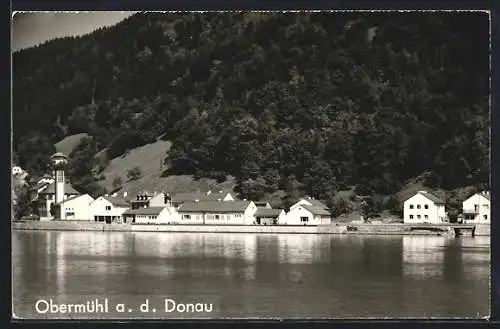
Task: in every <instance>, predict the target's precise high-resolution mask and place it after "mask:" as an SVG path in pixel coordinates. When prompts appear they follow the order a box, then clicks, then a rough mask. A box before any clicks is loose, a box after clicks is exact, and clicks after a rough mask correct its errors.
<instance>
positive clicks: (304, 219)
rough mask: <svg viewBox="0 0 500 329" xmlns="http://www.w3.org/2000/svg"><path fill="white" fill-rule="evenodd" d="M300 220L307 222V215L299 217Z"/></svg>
mask: <svg viewBox="0 0 500 329" xmlns="http://www.w3.org/2000/svg"><path fill="white" fill-rule="evenodd" d="M300 221H301V222H302V223H303V222H308V221H309V217H300Z"/></svg>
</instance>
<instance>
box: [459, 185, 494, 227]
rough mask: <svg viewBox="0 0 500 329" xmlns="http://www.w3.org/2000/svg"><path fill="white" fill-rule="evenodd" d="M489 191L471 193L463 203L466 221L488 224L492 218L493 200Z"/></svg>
mask: <svg viewBox="0 0 500 329" xmlns="http://www.w3.org/2000/svg"><path fill="white" fill-rule="evenodd" d="M490 199H491V198H490V193H489V192H488V191H484V192H480V193H476V194H474V195H471V196H470V197H469V198H467V199H466V200H465V201H464V202H463V203H462V212H463V216H464V223H467V224H482V223H484V224H488V223H490V220H491V218H490V217H491V201H490Z"/></svg>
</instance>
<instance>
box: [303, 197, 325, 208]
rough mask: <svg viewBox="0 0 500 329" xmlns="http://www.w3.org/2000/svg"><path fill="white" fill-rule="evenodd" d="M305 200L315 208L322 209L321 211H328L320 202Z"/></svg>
mask: <svg viewBox="0 0 500 329" xmlns="http://www.w3.org/2000/svg"><path fill="white" fill-rule="evenodd" d="M304 200H306V201H307V202H309V203H311V204H312V205H313V206H314V207H317V208H321V209H328V207H327V206H326V205H325V204H324V203H322V202H321V201H319V200H316V199H311V198H306V199H304Z"/></svg>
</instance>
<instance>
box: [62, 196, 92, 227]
mask: <svg viewBox="0 0 500 329" xmlns="http://www.w3.org/2000/svg"><path fill="white" fill-rule="evenodd" d="M93 201H94V198H92V197H91V196H90V195H88V194H83V195H74V196H72V197H69V198H67V199H65V200H63V201H62V202H58V203H55V206H56V207H57V206H58V207H59V210H58V212H59V216H58V218H57V219H59V220H82V221H89V220H91V217H92V215H91V212H90V205H91V203H92V202H93Z"/></svg>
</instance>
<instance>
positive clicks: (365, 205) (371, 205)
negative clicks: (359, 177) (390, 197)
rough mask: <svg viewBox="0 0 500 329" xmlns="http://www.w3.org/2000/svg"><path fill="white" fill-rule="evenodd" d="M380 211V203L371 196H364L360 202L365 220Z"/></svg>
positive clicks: (378, 213) (375, 215)
mask: <svg viewBox="0 0 500 329" xmlns="http://www.w3.org/2000/svg"><path fill="white" fill-rule="evenodd" d="M381 211H382V204H381V203H380V202H379V201H377V200H374V199H373V198H372V197H367V198H364V200H363V201H362V203H361V213H362V215H363V218H364V219H365V220H368V219H370V218H374V217H377V216H379V215H380V212H381Z"/></svg>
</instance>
